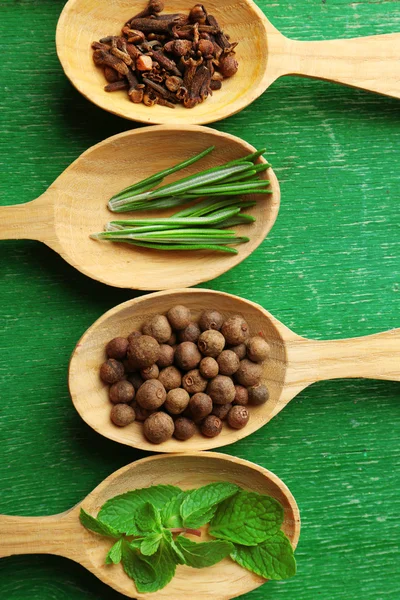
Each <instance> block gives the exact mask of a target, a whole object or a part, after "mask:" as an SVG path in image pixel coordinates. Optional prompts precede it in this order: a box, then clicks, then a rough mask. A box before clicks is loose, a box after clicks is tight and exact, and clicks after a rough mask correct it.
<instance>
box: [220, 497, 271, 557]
mask: <svg viewBox="0 0 400 600" xmlns="http://www.w3.org/2000/svg"><path fill="white" fill-rule="evenodd" d="M282 523H283V508H282V506H281V505H280V504H279V502H278V501H277V500H275V499H274V498H271V497H270V496H264V495H262V494H257V493H256V492H245V491H241V492H239V493H238V494H236V496H234V497H233V498H229V499H228V500H225V501H224V502H223V503H222V504H220V505H219V506H218V508H217V512H216V513H215V516H214V518H213V519H212V521H211V523H210V529H209V533H210V535H212V536H214V537H217V538H222V539H225V540H229V541H230V542H234V543H236V544H243V545H244V546H256V545H257V544H259V543H260V542H264V541H265V540H266V539H268V538H270V537H272V536H273V535H275V534H276V533H277V532H278V531H279V530H280V527H281V525H282Z"/></svg>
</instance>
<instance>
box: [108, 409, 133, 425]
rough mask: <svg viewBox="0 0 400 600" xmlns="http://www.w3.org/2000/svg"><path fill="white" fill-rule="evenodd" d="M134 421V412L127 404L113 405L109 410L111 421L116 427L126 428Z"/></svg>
mask: <svg viewBox="0 0 400 600" xmlns="http://www.w3.org/2000/svg"><path fill="white" fill-rule="evenodd" d="M134 420H135V411H134V410H133V408H132V406H129V404H114V406H113V407H112V409H111V421H112V422H113V423H114V425H117V426H118V427H126V426H127V425H130V424H131V423H133V421H134Z"/></svg>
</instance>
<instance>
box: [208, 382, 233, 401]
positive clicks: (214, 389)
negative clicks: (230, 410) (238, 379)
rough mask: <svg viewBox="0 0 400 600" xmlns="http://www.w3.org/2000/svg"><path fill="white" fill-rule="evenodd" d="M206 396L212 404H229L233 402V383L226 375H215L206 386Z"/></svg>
mask: <svg viewBox="0 0 400 600" xmlns="http://www.w3.org/2000/svg"><path fill="white" fill-rule="evenodd" d="M207 394H209V396H211V398H212V400H213V402H214V404H229V403H230V402H233V400H234V398H235V395H236V390H235V386H234V384H233V381H232V379H231V378H230V377H227V376H226V375H217V376H216V377H214V379H211V381H209V383H208V385H207Z"/></svg>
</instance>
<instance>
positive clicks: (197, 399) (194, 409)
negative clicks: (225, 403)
mask: <svg viewBox="0 0 400 600" xmlns="http://www.w3.org/2000/svg"><path fill="white" fill-rule="evenodd" d="M189 408H190V412H191V414H192V416H193V420H194V421H201V419H204V417H206V416H207V415H209V414H210V412H211V411H212V409H213V403H212V400H211V398H210V396H208V395H207V394H202V393H201V392H200V393H198V394H194V396H192V397H191V398H190V401H189Z"/></svg>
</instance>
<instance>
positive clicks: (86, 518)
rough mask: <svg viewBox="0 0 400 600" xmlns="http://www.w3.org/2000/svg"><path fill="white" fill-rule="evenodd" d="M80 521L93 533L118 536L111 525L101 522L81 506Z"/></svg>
mask: <svg viewBox="0 0 400 600" xmlns="http://www.w3.org/2000/svg"><path fill="white" fill-rule="evenodd" d="M79 519H80V522H81V523H82V525H83V526H84V527H86V529H89V530H90V531H93V532H94V533H98V534H99V535H106V536H107V537H112V538H118V537H119V534H118V531H116V530H115V529H114V528H113V527H110V526H109V525H107V524H106V523H103V522H102V521H100V520H99V519H96V517H92V515H89V513H87V512H86V511H85V510H83V508H81V512H80V513H79Z"/></svg>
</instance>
